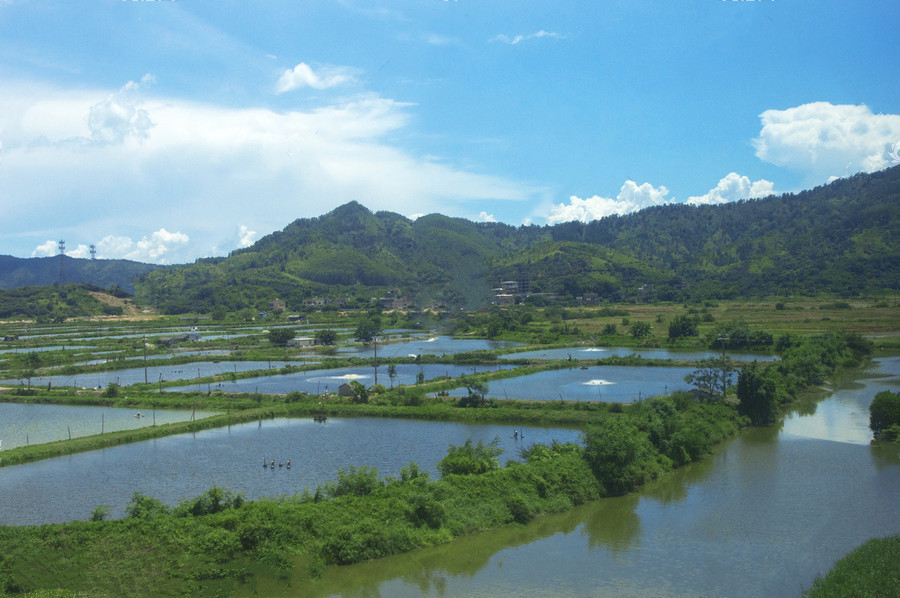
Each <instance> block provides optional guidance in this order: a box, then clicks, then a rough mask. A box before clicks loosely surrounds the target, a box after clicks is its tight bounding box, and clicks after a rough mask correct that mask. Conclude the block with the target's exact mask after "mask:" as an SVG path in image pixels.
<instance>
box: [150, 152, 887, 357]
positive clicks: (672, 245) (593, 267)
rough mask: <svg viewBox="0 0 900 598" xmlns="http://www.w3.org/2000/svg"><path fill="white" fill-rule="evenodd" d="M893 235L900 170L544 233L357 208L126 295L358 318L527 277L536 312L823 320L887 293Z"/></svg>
mask: <svg viewBox="0 0 900 598" xmlns="http://www.w3.org/2000/svg"><path fill="white" fill-rule="evenodd" d="M898 229H900V167H894V168H890V169H887V170H884V171H881V172H877V173H873V174H866V175H856V176H853V177H850V178H847V179H840V180H837V181H834V182H833V183H831V184H829V185H826V186H822V187H817V188H816V189H813V190H811V191H804V192H801V193H799V194H796V195H794V194H786V195H782V196H780V197H768V198H765V199H760V200H752V201H741V202H734V203H728V204H723V205H718V206H688V205H684V204H669V205H665V206H657V207H653V208H649V209H645V210H642V211H640V212H637V213H633V214H629V215H626V216H610V217H607V218H603V219H601V220H596V221H592V222H589V223H586V224H585V223H580V222H567V223H563V224H557V225H555V226H547V227H536V226H523V227H519V228H514V227H511V226H507V225H504V224H499V223H474V222H468V221H465V220H460V219H453V218H447V217H445V216H440V215H436V214H433V215H429V216H425V217H422V218H418V219H416V220H415V221H411V220H408V219H406V218H404V217H402V216H400V215H398V214H392V213H387V212H378V213H375V214H373V213H372V212H370V211H369V210H367V209H366V208H364V207H363V206H361V205H360V204H358V203H355V202H353V203H349V204H346V205H344V206H341V207H339V208H337V209H335V210H334V211H332V212H330V213H329V214H325V215H323V216H321V217H319V218H311V219H301V220H296V221H295V222H293V223H291V224H290V225H288V226H287V227H286V228H285V229H284V230H282V231H279V232H275V233H273V234H271V235H268V236H266V237H264V238H263V239H261V240H260V241H259V242H257V243H256V244H254V245H253V246H252V247H249V248H247V249H241V250H238V251H235V252H233V253H232V254H231V255H230V256H229V257H227V258H216V259H205V260H198V261H197V262H196V263H194V264H190V265H185V266H172V267H167V268H160V269H157V270H154V271H152V272H148V273H146V274H143V275H142V276H141V277H140V278H139V279H137V280H136V281H135V287H136V298H137V299H138V300H140V301H142V302H144V303H147V304H151V305H156V306H158V308H159V309H160V310H162V311H163V312H165V313H185V312H188V311H192V310H193V311H200V312H205V313H209V312H211V311H212V308H213V307H215V306H217V305H221V306H224V307H225V308H227V310H228V311H232V312H233V311H238V310H240V309H244V308H252V309H265V307H266V306H267V305H268V304H269V303H270V302H271V301H273V300H275V299H282V300H284V301H286V303H287V305H288V309H291V310H299V309H301V307H302V305H303V301H304V300H305V299H309V298H312V297H316V296H322V297H328V298H331V299H334V300H338V299H340V302H341V304H342V307H344V308H346V307H360V306H361V305H360V301H362V302H363V303H365V304H366V306H368V302H369V300H370V299H371V298H372V297H373V296H382V297H384V296H386V295H387V294H388V293H389V292H391V291H395V290H397V289H399V290H400V296H407V297H408V298H409V300H410V302H411V303H412V304H413V305H418V306H425V305H427V304H428V303H429V302H432V301H436V302H440V303H442V304H443V305H444V306H445V307H446V308H448V309H451V310H456V309H458V308H461V307H465V308H474V307H480V306H484V305H487V304H489V302H490V299H491V296H492V294H491V289H492V287H496V285H497V284H498V282H499V281H502V280H525V281H528V284H529V286H530V291H531V293H532V294H531V295H530V296H529V297H526V295H525V294H522V295H519V296H517V299H518V300H519V301H525V302H526V303H530V304H531V305H537V306H540V305H544V304H545V303H546V302H548V301H550V302H552V301H553V300H554V299H553V298H554V297H556V298H561V299H562V300H564V301H569V302H576V301H577V300H578V298H582V299H585V298H586V297H590V296H593V297H594V300H605V301H675V302H682V301H698V300H706V301H709V300H722V299H727V298H741V297H744V298H747V297H763V296H778V297H782V298H785V299H788V298H790V297H795V296H803V295H805V296H814V295H818V294H823V293H825V294H831V295H833V296H834V295H836V296H837V297H838V298H839V299H840V300H837V301H836V300H835V299H834V298H832V300H831V304H830V306H828V307H826V309H829V310H830V309H837V310H844V311H848V310H850V311H852V303H851V301H849V300H848V299H849V298H851V297H856V296H859V295H860V294H861V293H871V294H879V293H885V292H895V291H896V290H897V280H900V247H898V245H897V242H896V240H895V235H893V232H894V231H896V230H898ZM354 303H355V305H354ZM786 306H787V303H785V304H784V307H786ZM493 330H496V326H492V327H491V331H493ZM635 331H636V332H638V333H640V332H641V331H642V329H641V328H638V329H636V330H635ZM686 332H688V333H689V332H690V330H689V329H688V330H687V331H686ZM488 336H493V334H489V335H488ZM673 338H677V337H673ZM748 346H749V345H748Z"/></svg>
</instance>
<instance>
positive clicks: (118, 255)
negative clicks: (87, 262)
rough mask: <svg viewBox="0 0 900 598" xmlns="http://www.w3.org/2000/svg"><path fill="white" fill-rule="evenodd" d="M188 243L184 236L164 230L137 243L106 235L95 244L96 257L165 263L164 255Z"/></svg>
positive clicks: (186, 237) (188, 239)
mask: <svg viewBox="0 0 900 598" xmlns="http://www.w3.org/2000/svg"><path fill="white" fill-rule="evenodd" d="M188 241H190V238H189V237H188V236H187V235H186V234H184V233H180V232H174V233H170V232H169V231H167V230H166V229H164V228H161V229H159V230H158V231H156V232H155V233H152V234H150V236H149V237H147V236H145V237H143V238H142V239H141V240H140V241H137V242H135V241H132V240H131V238H129V237H124V236H115V235H108V236H106V237H104V238H103V239H101V240H100V242H99V243H97V257H100V258H104V259H126V260H134V261H136V262H149V263H165V262H166V261H167V260H166V259H165V256H166V254H168V253H169V252H171V251H173V250H176V249H178V248H180V247H182V246H184V245H186V244H187V243H188Z"/></svg>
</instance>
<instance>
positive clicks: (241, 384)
mask: <svg viewBox="0 0 900 598" xmlns="http://www.w3.org/2000/svg"><path fill="white" fill-rule="evenodd" d="M394 367H395V369H396V373H397V375H396V377H395V378H394V379H393V381H391V377H390V376H389V374H388V366H386V365H382V366H378V383H379V384H381V385H383V386H384V387H385V388H389V387H390V386H391V385H394V386H396V385H401V384H406V385H415V383H416V376H417V375H418V374H419V373H420V372H421V373H422V374H423V375H424V376H425V380H431V379H432V378H437V377H438V376H449V377H452V378H456V377H458V376H462V375H464V374H465V375H468V374H475V373H478V372H484V371H486V370H490V371H496V370H498V369H504V370H509V369H514V367H515V366H509V365H501V366H471V365H469V366H461V365H451V364H436V363H434V364H427V363H426V364H421V365H416V364H403V363H401V364H397V365H396V366H394ZM353 380H356V381H357V382H359V383H360V384H362V385H363V386H367V387H368V386H372V385H373V384H375V368H374V367H369V366H367V367H351V368H334V369H328V370H309V371H304V372H294V373H292V374H277V375H274V376H259V377H256V378H247V379H243V380H235V381H233V382H222V383H220V384H214V385H212V389H213V390H222V391H225V392H261V393H270V394H286V393H289V392H306V393H309V394H322V393H325V392H337V390H338V387H340V386H341V385H342V384H345V383H347V382H350V381H353ZM196 388H197V387H196V386H180V387H177V388H169V389H167V390H169V391H173V392H181V391H187V390H195V389H196Z"/></svg>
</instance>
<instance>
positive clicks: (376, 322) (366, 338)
mask: <svg viewBox="0 0 900 598" xmlns="http://www.w3.org/2000/svg"><path fill="white" fill-rule="evenodd" d="M379 334H381V318H378V317H377V316H376V317H371V318H369V317H363V318H362V319H361V320H360V321H359V325H357V327H356V340H358V341H359V342H361V343H370V342H372V339H374V338H375V337H376V336H378V335H379Z"/></svg>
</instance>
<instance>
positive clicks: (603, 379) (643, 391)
mask: <svg viewBox="0 0 900 598" xmlns="http://www.w3.org/2000/svg"><path fill="white" fill-rule="evenodd" d="M692 371H693V368H686V367H646V366H591V367H583V368H571V369H565V370H551V371H546V372H538V373H536V374H529V375H527V376H519V377H517V378H505V379H502V380H494V381H492V382H489V383H488V392H487V395H486V396H488V397H492V398H495V399H521V400H534V401H559V400H565V401H605V402H607V403H632V402H634V401H638V400H641V399H647V398H649V397H653V396H659V395H664V394H667V393H669V392H672V391H675V390H689V389H690V388H691V386H690V385H689V384H688V383H687V382H685V381H684V377H685V376H686V375H688V374H690V373H691V372H692ZM467 392H468V391H467V390H466V389H465V388H458V389H456V390H454V391H451V392H450V395H451V396H460V397H461V396H465V395H466V393H467Z"/></svg>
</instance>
